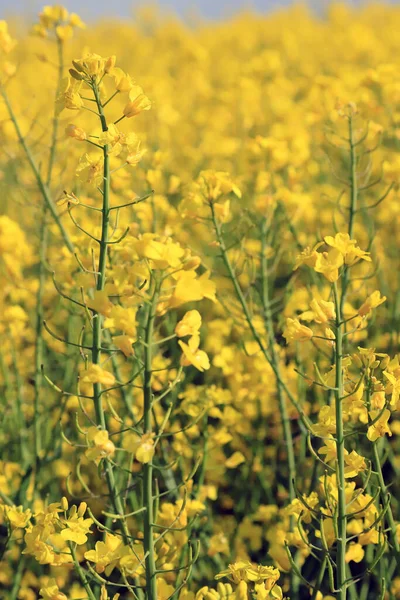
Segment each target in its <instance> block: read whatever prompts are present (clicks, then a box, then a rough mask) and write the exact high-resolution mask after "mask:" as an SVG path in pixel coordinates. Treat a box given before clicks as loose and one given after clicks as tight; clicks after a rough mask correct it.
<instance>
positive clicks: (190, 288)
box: [169, 271, 216, 308]
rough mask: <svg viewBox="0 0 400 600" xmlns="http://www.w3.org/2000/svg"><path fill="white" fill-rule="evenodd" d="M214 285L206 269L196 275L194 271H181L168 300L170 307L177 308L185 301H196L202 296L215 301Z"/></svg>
mask: <svg viewBox="0 0 400 600" xmlns="http://www.w3.org/2000/svg"><path fill="white" fill-rule="evenodd" d="M215 294H216V285H215V283H214V282H213V281H211V280H210V272H209V271H206V272H205V273H203V275H201V276H200V277H197V275H196V273H195V272H194V271H183V272H181V273H180V274H179V278H178V281H177V284H176V287H175V289H174V291H173V294H172V296H171V298H170V300H169V306H170V308H177V307H178V306H181V305H182V304H186V303H187V302H197V301H199V300H202V299H203V298H208V299H209V300H212V301H213V302H214V301H215Z"/></svg>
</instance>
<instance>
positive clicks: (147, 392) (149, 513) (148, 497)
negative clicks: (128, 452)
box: [143, 283, 159, 600]
mask: <svg viewBox="0 0 400 600" xmlns="http://www.w3.org/2000/svg"><path fill="white" fill-rule="evenodd" d="M158 295H159V287H158V284H157V283H156V284H155V286H154V292H153V297H152V300H151V304H150V306H149V308H148V311H147V319H146V328H145V339H144V341H145V350H144V373H143V399H144V409H143V410H144V414H143V425H144V433H150V434H151V433H152V431H153V426H152V403H153V393H152V387H151V380H152V360H153V356H152V354H153V353H152V342H153V333H154V319H155V316H156V309H157V299H158ZM143 506H144V507H145V508H146V511H145V513H144V519H143V546H144V552H145V555H146V596H147V600H157V579H156V562H155V554H154V535H153V523H154V497H153V466H152V463H151V461H150V462H148V463H146V464H144V465H143Z"/></svg>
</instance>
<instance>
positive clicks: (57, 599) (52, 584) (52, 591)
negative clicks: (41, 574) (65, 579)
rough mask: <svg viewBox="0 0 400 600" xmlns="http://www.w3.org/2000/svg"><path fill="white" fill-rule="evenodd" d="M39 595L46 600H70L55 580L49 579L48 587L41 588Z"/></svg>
mask: <svg viewBox="0 0 400 600" xmlns="http://www.w3.org/2000/svg"><path fill="white" fill-rule="evenodd" d="M39 594H40V595H41V596H42V598H44V600H68V598H67V596H66V595H65V594H63V593H62V592H61V591H60V589H59V587H58V585H57V583H56V580H55V579H54V578H52V579H49V581H48V582H47V585H45V586H44V587H42V588H40V590H39Z"/></svg>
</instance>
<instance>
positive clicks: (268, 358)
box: [210, 202, 309, 428]
mask: <svg viewBox="0 0 400 600" xmlns="http://www.w3.org/2000/svg"><path fill="white" fill-rule="evenodd" d="M210 208H211V216H212V222H213V225H214V229H215V233H216V236H217V241H218V245H219V249H220V251H221V256H222V260H223V262H224V265H225V268H226V270H227V272H228V275H229V278H230V280H231V281H232V285H233V288H234V290H235V293H236V296H237V298H238V300H239V303H240V305H241V307H242V310H243V313H244V316H245V319H246V322H247V325H248V327H249V329H250V331H251V334H252V336H253V338H254V340H255V341H256V342H257V344H258V346H259V348H260V350H261V352H262V354H263V355H264V358H265V359H266V361H267V362H268V364H269V365H270V367H271V369H272V370H273V372H274V375H275V377H276V379H277V381H278V380H279V382H280V385H281V388H282V390H283V391H284V392H285V394H286V396H287V397H288V398H289V400H290V402H291V403H292V405H293V406H294V407H295V408H296V410H297V411H298V413H299V414H300V417H301V419H302V421H303V422H304V423H305V425H306V426H307V427H308V428H309V426H308V420H307V416H306V414H305V413H304V410H303V409H302V408H301V406H300V404H299V403H298V402H297V400H296V399H295V397H294V396H293V394H292V393H291V391H290V390H289V388H288V387H287V385H286V384H285V382H284V381H283V379H282V378H281V377H280V374H279V372H278V371H277V369H276V366H275V364H274V363H273V361H272V357H271V356H270V355H269V353H268V350H267V349H266V348H265V346H264V343H263V341H262V339H261V337H260V335H259V334H258V332H257V330H256V328H255V326H254V323H253V319H252V316H251V314H250V310H249V307H248V305H247V302H246V299H245V297H244V295H243V292H242V289H241V287H240V284H239V281H238V279H237V277H236V274H235V272H234V270H233V267H232V264H231V261H230V260H229V256H228V251H227V248H226V245H225V241H224V238H223V235H222V231H221V226H220V224H219V223H218V220H217V218H216V215H215V210H214V205H213V203H212V202H210Z"/></svg>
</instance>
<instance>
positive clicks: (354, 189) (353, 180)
mask: <svg viewBox="0 0 400 600" xmlns="http://www.w3.org/2000/svg"><path fill="white" fill-rule="evenodd" d="M349 155H350V207H349V223H348V230H347V232H348V234H349V236H350V239H352V237H353V232H354V218H355V215H356V210H357V203H358V182H357V155H356V143H355V141H354V130H353V115H352V114H350V115H349ZM349 283H350V281H349V268H348V267H347V266H345V267H344V271H343V276H342V297H341V299H340V312H343V307H344V302H345V298H346V293H347V288H348V286H349Z"/></svg>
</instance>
